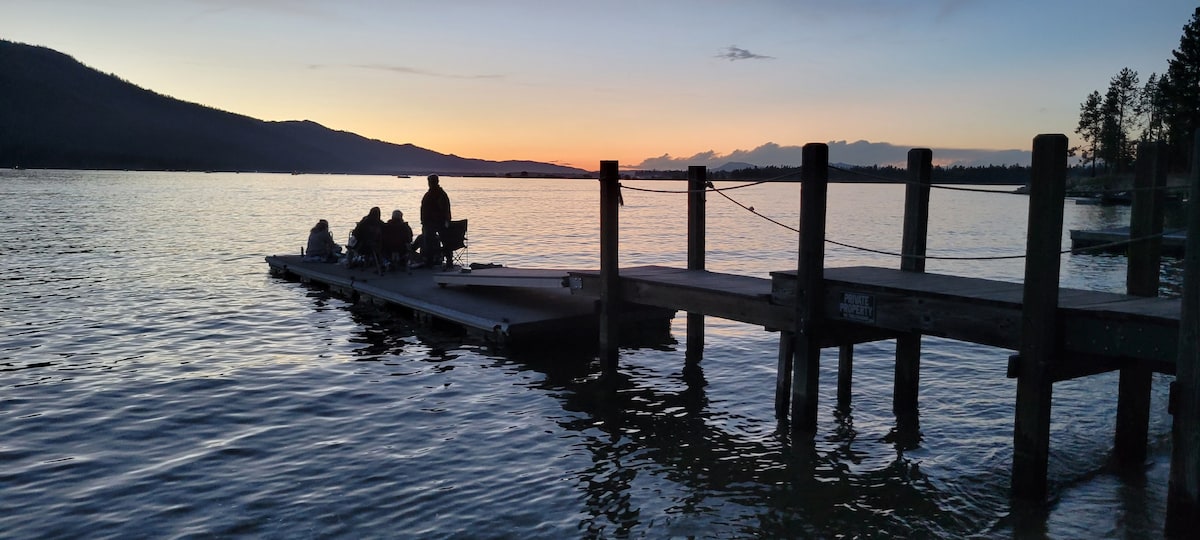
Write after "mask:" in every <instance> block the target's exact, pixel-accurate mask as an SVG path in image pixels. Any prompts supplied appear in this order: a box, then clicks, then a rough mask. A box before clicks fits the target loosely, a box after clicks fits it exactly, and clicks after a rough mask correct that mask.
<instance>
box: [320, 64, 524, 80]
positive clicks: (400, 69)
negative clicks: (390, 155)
mask: <svg viewBox="0 0 1200 540" xmlns="http://www.w3.org/2000/svg"><path fill="white" fill-rule="evenodd" d="M338 67H351V68H356V69H370V70H375V71H387V72H391V73H399V74H402V75H418V76H421V77H437V78H441V79H503V78H504V75H498V74H479V75H461V74H455V73H442V72H439V71H432V70H428V69H421V68H415V67H409V66H396V65H389V64H348V65H329V64H309V65H308V68H309V69H329V68H338Z"/></svg>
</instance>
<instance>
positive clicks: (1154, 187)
mask: <svg viewBox="0 0 1200 540" xmlns="http://www.w3.org/2000/svg"><path fill="white" fill-rule="evenodd" d="M1166 156H1167V153H1166V148H1165V145H1164V144H1163V143H1152V142H1142V143H1140V144H1138V149H1137V168H1136V170H1135V171H1134V182H1133V189H1134V191H1133V207H1132V208H1131V209H1130V217H1129V238H1131V239H1139V238H1145V240H1137V241H1135V242H1134V243H1132V244H1130V245H1129V256H1128V260H1127V263H1126V264H1127V266H1126V273H1125V287H1126V292H1128V294H1131V295H1135V296H1158V281H1159V278H1158V276H1159V272H1160V265H1161V263H1162V255H1161V254H1162V237H1161V236H1158V235H1160V234H1161V233H1162V230H1163V204H1164V202H1165V200H1166V196H1165V194H1164V193H1163V188H1165V187H1166V183H1167V167H1166V166H1167V163H1166V161H1165V159H1164V158H1166ZM1152 381H1153V372H1152V371H1151V370H1150V369H1149V368H1147V367H1145V366H1127V367H1124V368H1122V369H1121V382H1120V386H1119V390H1118V397H1117V426H1116V437H1115V440H1114V443H1113V446H1114V448H1113V456H1114V458H1115V459H1116V462H1117V464H1118V465H1120V466H1123V467H1128V468H1136V467H1138V466H1140V465H1141V464H1142V463H1144V462H1145V461H1146V439H1147V437H1148V436H1149V433H1150V391H1151V382H1152Z"/></svg>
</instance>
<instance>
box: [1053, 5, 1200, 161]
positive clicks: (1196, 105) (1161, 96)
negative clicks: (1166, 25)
mask: <svg viewBox="0 0 1200 540" xmlns="http://www.w3.org/2000/svg"><path fill="white" fill-rule="evenodd" d="M1197 128H1200V7H1198V8H1196V10H1195V11H1194V12H1193V14H1192V18H1191V20H1190V21H1189V22H1188V23H1187V24H1186V25H1184V27H1183V35H1182V36H1181V37H1180V38H1179V48H1177V49H1175V50H1174V51H1172V53H1171V58H1170V59H1169V60H1168V61H1167V69H1166V71H1165V72H1164V73H1162V74H1158V73H1151V74H1150V76H1149V77H1147V78H1146V82H1145V83H1144V84H1143V83H1142V82H1141V81H1140V78H1139V76H1138V72H1137V71H1134V70H1132V69H1130V68H1128V67H1126V68H1122V69H1121V70H1120V71H1119V72H1118V73H1117V74H1116V75H1114V76H1113V77H1112V79H1111V80H1110V81H1109V84H1108V89H1107V90H1106V91H1105V92H1104V93H1103V94H1101V93H1100V91H1099V90H1094V91H1092V93H1091V94H1089V95H1088V96H1087V98H1086V99H1085V100H1084V101H1083V103H1081V104H1080V106H1079V125H1078V127H1077V128H1076V129H1075V133H1077V134H1079V136H1080V144H1078V145H1076V146H1074V147H1073V148H1071V151H1072V155H1078V156H1079V158H1080V160H1081V162H1082V163H1083V164H1085V165H1087V166H1089V167H1090V170H1091V174H1092V175H1093V176H1094V175H1096V174H1098V173H1102V174H1110V175H1112V174H1117V175H1119V174H1124V173H1127V172H1129V171H1131V170H1132V167H1133V161H1134V158H1135V156H1136V155H1137V145H1138V144H1139V143H1141V142H1161V143H1165V145H1166V147H1167V152H1168V154H1169V156H1170V163H1171V170H1172V171H1175V172H1181V171H1186V170H1187V169H1188V168H1189V167H1190V166H1191V163H1190V159H1191V149H1192V143H1193V138H1194V136H1195V135H1194V134H1195V132H1196V129H1197Z"/></svg>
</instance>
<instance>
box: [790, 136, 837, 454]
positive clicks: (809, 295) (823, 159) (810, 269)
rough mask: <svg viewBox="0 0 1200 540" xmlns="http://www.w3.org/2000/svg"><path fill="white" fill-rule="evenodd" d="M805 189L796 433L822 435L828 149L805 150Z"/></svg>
mask: <svg viewBox="0 0 1200 540" xmlns="http://www.w3.org/2000/svg"><path fill="white" fill-rule="evenodd" d="M802 160H803V163H802V168H801V173H800V174H801V177H800V182H801V184H800V185H801V188H800V254H799V261H798V262H797V274H796V280H797V281H796V336H795V339H796V341H795V343H796V345H795V354H796V360H795V364H794V365H793V366H792V399H791V405H792V407H791V409H792V418H791V421H792V429H793V430H795V431H797V432H800V433H806V434H808V435H813V434H815V433H816V431H817V390H818V388H817V376H818V374H819V369H818V368H819V367H820V361H821V344H820V336H819V335H818V334H819V332H820V331H821V327H822V326H823V324H822V321H821V319H822V318H823V313H824V311H823V306H822V304H823V301H822V299H823V297H824V286H825V200H826V197H827V194H828V191H829V186H828V184H829V147H828V146H827V145H825V144H821V143H809V144H806V145H804V150H803V157H802Z"/></svg>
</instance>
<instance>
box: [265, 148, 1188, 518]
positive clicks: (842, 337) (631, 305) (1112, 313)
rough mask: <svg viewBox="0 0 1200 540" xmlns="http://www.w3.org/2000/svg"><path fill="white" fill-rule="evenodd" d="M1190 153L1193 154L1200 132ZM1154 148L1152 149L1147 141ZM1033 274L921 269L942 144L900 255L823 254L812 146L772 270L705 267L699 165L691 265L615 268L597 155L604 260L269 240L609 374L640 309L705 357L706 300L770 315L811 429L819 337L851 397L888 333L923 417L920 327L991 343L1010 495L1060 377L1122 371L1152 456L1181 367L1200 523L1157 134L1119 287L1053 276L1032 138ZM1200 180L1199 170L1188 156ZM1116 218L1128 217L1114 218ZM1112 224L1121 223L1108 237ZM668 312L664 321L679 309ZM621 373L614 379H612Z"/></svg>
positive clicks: (1041, 476)
mask: <svg viewBox="0 0 1200 540" xmlns="http://www.w3.org/2000/svg"><path fill="white" fill-rule="evenodd" d="M1196 141H1197V150H1196V151H1195V153H1194V154H1195V155H1196V156H1200V132H1198V134H1197V137H1196ZM1143 152H1145V155H1143ZM1032 155H1033V164H1032V167H1031V172H1032V178H1031V181H1030V197H1029V205H1030V206H1029V215H1028V219H1029V226H1028V237H1027V242H1026V255H1025V260H1026V266H1025V279H1024V282H1023V283H1019V284H1018V283H1009V282H1002V281H995V280H988V279H978V278H969V277H960V276H947V275H938V274H929V273H926V272H925V261H926V258H927V255H926V246H925V242H926V238H925V237H926V233H927V230H928V219H929V190H930V187H931V170H932V153H931V152H930V151H929V150H928V149H914V150H912V151H910V152H909V163H908V171H909V179H908V182H907V187H906V193H905V211H904V224H903V231H904V232H903V239H902V246H901V249H900V252H899V255H898V259H899V264H898V265H897V266H898V268H877V267H861V266H860V267H846V268H826V267H825V264H824V257H825V253H824V246H825V243H826V238H825V212H826V195H827V184H828V169H829V155H828V147H827V146H826V145H823V144H819V143H812V144H809V145H805V146H804V153H803V166H802V173H801V179H800V181H801V184H802V189H801V200H800V220H801V223H800V227H799V229H798V230H799V231H800V235H799V246H798V247H799V249H798V257H797V261H796V266H795V267H794V269H787V270H781V271H778V272H772V273H771V275H770V278H769V279H768V278H766V277H761V278H760V277H748V276H739V275H731V274H723V273H717V272H709V271H707V270H706V269H705V268H704V229H705V225H704V214H705V210H704V195H705V193H706V192H707V190H706V186H708V187H709V188H711V185H708V184H707V182H706V180H705V177H706V172H705V170H704V168H703V167H690V168H689V170H688V261H687V268H669V267H662V266H642V267H634V268H619V267H618V264H617V262H618V260H619V258H618V251H619V241H618V234H619V231H620V227H619V225H618V216H619V212H618V207H619V204H620V200H621V196H620V189H621V186H620V175H619V167H618V164H617V162H615V161H602V162H601V163H600V206H601V208H600V268H599V270H592V269H582V270H530V271H523V270H517V269H499V268H496V269H486V270H479V271H472V272H454V273H434V272H429V271H424V272H422V271H417V272H416V273H414V274H413V275H394V276H392V275H387V276H373V275H372V274H370V273H368V272H366V271H362V270H347V269H345V268H342V267H340V266H337V265H328V264H314V263H304V262H302V261H301V260H300V258H299V257H282V256H280V257H268V258H267V262H268V263H269V264H270V265H271V269H272V272H273V273H276V274H280V275H288V276H298V277H300V279H302V280H305V281H310V282H315V283H323V284H325V285H327V286H329V287H330V288H332V289H334V290H336V291H338V292H340V293H342V294H345V295H347V296H350V297H352V298H368V299H373V300H375V301H382V302H385V303H389V304H394V305H398V306H403V307H405V308H408V309H411V310H413V311H414V313H417V314H418V315H419V316H424V317H432V318H439V319H445V320H448V321H453V322H456V323H458V324H461V325H463V326H465V327H467V328H469V329H473V330H474V331H476V332H478V333H480V334H483V335H484V336H485V337H489V339H492V340H495V341H500V342H507V341H513V340H516V339H529V340H536V339H543V338H548V337H551V336H559V335H561V334H562V333H563V332H564V331H579V332H581V333H585V334H590V335H592V336H594V338H595V339H597V341H598V343H599V354H598V356H599V363H600V367H601V370H602V376H601V379H600V381H601V382H604V381H611V380H619V379H616V377H615V376H616V375H617V371H618V369H619V366H618V358H619V355H618V347H619V345H620V344H621V343H622V340H621V336H622V333H623V332H625V331H629V330H630V329H632V328H636V327H639V326H643V325H641V324H639V321H642V320H653V321H659V322H669V320H670V319H671V317H672V316H673V315H674V313H675V312H676V311H677V310H683V311H686V312H687V348H686V361H687V362H698V361H700V359H701V358H702V357H703V344H704V317H705V316H717V317H721V318H725V319H730V320H736V321H743V322H747V323H750V324H755V325H761V326H763V327H764V329H766V330H773V331H778V332H779V354H778V357H777V359H776V362H777V377H776V387H775V403H776V414H777V416H778V418H779V420H780V422H781V425H786V426H787V428H788V430H789V435H790V436H792V437H812V436H814V435H815V430H816V428H817V417H818V414H819V412H820V411H821V410H822V409H821V408H820V407H818V403H817V396H818V394H819V393H820V392H819V391H818V389H819V387H818V383H819V381H818V375H819V373H820V369H819V363H820V359H821V349H822V348H825V347H838V349H839V355H838V381H837V384H838V407H839V408H841V407H845V406H848V404H849V399H850V395H851V392H850V387H851V380H852V374H853V356H854V355H853V353H854V345H855V344H858V343H863V342H870V341H878V340H883V339H895V343H896V353H895V368H894V369H895V378H894V382H893V388H892V392H893V396H892V404H893V405H892V407H893V412H894V413H895V414H896V417H897V425H898V429H902V430H903V429H913V428H912V427H911V426H913V425H915V424H914V423H912V421H911V419H914V418H916V417H917V409H918V395H919V387H920V355H921V337H922V336H923V335H931V336H940V337H945V338H949V339H955V340H961V341H966V342H972V343H980V344H985V345H991V346H995V347H1000V348H1004V349H1009V350H1011V351H1014V352H1015V354H1012V355H998V356H997V361H1000V362H1006V363H1007V374H1008V376H1009V377H1012V378H1015V379H1017V392H1016V397H1015V400H1016V406H1015V411H1016V414H1015V418H1014V428H1013V464H1012V494H1013V497H1014V498H1015V499H1017V500H1021V501H1031V502H1034V503H1035V504H1041V503H1043V502H1044V501H1045V496H1046V493H1047V469H1048V461H1049V454H1050V416H1051V415H1050V412H1051V411H1050V409H1051V403H1052V399H1051V398H1052V394H1053V385H1054V383H1056V382H1059V381H1063V380H1067V379H1073V378H1078V377H1085V376H1090V375H1094V374H1098V373H1103V372H1109V371H1120V377H1121V378H1120V387H1119V389H1118V408H1117V421H1116V433H1115V437H1114V453H1113V455H1114V458H1115V461H1116V463H1117V465H1118V466H1119V467H1128V468H1131V469H1133V470H1137V469H1138V468H1139V467H1142V466H1143V465H1142V464H1143V463H1144V461H1145V458H1146V447H1147V437H1148V426H1149V417H1150V403H1151V400H1150V392H1151V376H1152V375H1153V374H1154V373H1156V372H1157V373H1165V374H1168V375H1174V376H1175V377H1176V383H1175V384H1172V391H1171V399H1170V401H1171V406H1172V410H1171V412H1172V414H1174V415H1175V416H1174V424H1173V429H1174V431H1173V440H1174V446H1173V454H1172V465H1171V485H1170V488H1169V491H1170V492H1169V493H1168V522H1167V525H1166V529H1167V531H1168V532H1171V531H1174V532H1179V531H1190V530H1197V529H1200V347H1198V346H1197V339H1198V337H1197V334H1200V329H1198V328H1197V327H1200V323H1197V317H1198V315H1200V313H1198V312H1200V201H1198V200H1195V199H1193V201H1192V202H1191V204H1190V206H1189V207H1188V212H1189V217H1188V219H1189V227H1190V229H1191V234H1188V235H1185V237H1186V242H1187V243H1189V244H1190V245H1189V246H1188V249H1187V252H1188V254H1187V255H1186V259H1185V261H1184V287H1183V295H1182V298H1181V299H1162V298H1156V295H1157V292H1158V279H1159V272H1160V256H1161V253H1162V248H1163V246H1164V243H1165V242H1164V240H1163V238H1162V235H1161V234H1159V233H1161V232H1162V221H1163V219H1162V204H1161V196H1162V195H1161V187H1162V186H1164V185H1165V178H1166V166H1165V163H1166V161H1165V156H1166V153H1165V150H1162V149H1161V147H1160V146H1159V145H1156V144H1151V143H1142V145H1140V146H1139V156H1138V160H1137V163H1138V167H1139V169H1138V172H1137V175H1136V178H1135V182H1136V185H1135V192H1134V199H1133V207H1132V210H1131V218H1130V222H1131V223H1130V228H1129V231H1127V232H1125V233H1124V235H1123V238H1125V239H1127V238H1129V237H1131V236H1132V237H1133V238H1134V239H1135V240H1136V239H1142V240H1138V241H1135V242H1132V243H1131V244H1129V246H1128V248H1127V250H1126V253H1127V257H1128V261H1129V264H1128V275H1127V284H1128V287H1127V293H1128V294H1114V293H1106V292H1097V291H1086V290H1077V289H1064V288H1061V287H1059V271H1060V268H1061V256H1062V252H1061V248H1062V246H1061V244H1062V241H1061V239H1062V225H1063V201H1064V198H1065V182H1066V170H1067V168H1066V159H1067V138H1066V137H1065V136H1063V135H1039V136H1038V137H1036V138H1035V139H1034V144H1033V154H1032ZM1190 188H1191V190H1192V192H1193V193H1200V169H1198V170H1197V172H1196V173H1193V178H1192V180H1191V187H1190ZM1114 234H1118V235H1119V234H1120V233H1114ZM1107 241H1111V237H1109V238H1108V239H1106V242H1107ZM662 326H664V327H667V328H669V324H663V325H662ZM614 388H615V387H614Z"/></svg>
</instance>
